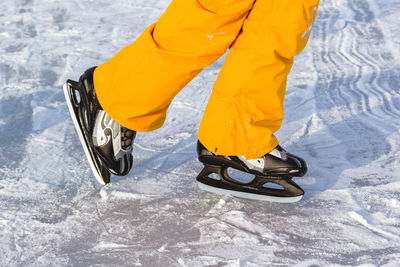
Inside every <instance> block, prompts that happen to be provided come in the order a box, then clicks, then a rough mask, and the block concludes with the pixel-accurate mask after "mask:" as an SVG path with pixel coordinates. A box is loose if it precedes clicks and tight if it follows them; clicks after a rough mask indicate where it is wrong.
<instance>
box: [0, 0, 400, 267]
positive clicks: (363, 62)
mask: <svg viewBox="0 0 400 267" xmlns="http://www.w3.org/2000/svg"><path fill="white" fill-rule="evenodd" d="M128 2H129V1H128ZM128 2H127V1H122V0H117V1H113V2H109V1H100V2H99V1H98V2H96V3H95V2H87V3H86V2H79V1H69V2H62V3H61V2H59V3H56V4H55V3H53V2H52V3H50V2H48V3H46V4H43V2H39V1H34V0H32V1H8V2H7V0H6V5H5V7H4V10H2V11H0V12H2V13H0V14H2V16H0V20H1V21H2V22H4V23H3V24H0V36H1V38H2V42H0V49H2V51H5V52H6V53H2V54H0V58H1V59H2V61H1V63H0V64H3V65H0V85H1V88H0V90H1V91H0V112H1V115H0V134H1V135H0V138H1V143H0V152H2V153H8V154H7V156H1V155H0V158H1V162H0V172H1V173H0V176H1V179H0V204H1V205H0V206H1V208H0V211H1V212H0V254H1V255H2V257H1V259H0V265H4V266H31V265H38V266H54V265H56V266H64V265H67V266H68V265H71V266H90V265H98V266H107V265H108V266H110V265H120V266H268V265H270V266H296V264H297V266H312V265H315V266H325V265H335V264H336V265H339V266H359V265H362V264H369V265H370V266H385V264H386V266H397V265H398V264H397V263H398V262H399V261H400V257H399V255H400V251H399V247H400V246H399V239H398V237H399V236H400V233H399V230H398V229H399V225H400V214H399V210H400V209H399V205H400V203H399V199H400V195H399V193H398V192H400V185H399V180H398V178H399V177H398V176H397V173H400V170H399V166H400V163H399V155H398V151H399V150H400V149H399V146H400V144H399V141H398V140H400V137H399V131H398V129H399V120H398V114H399V108H400V102H399V97H398V93H399V90H398V87H397V86H398V84H399V82H400V81H399V76H398V73H399V65H398V62H399V60H398V56H397V55H396V53H395V52H394V51H395V50H394V48H395V47H399V46H398V45H399V44H400V40H399V39H398V36H400V34H392V33H393V31H394V30H396V29H392V28H396V27H397V28H399V29H400V27H398V25H399V24H398V20H395V19H392V18H393V14H392V12H394V14H396V11H397V13H398V12H399V11H400V7H399V6H398V4H396V3H395V2H396V1H386V2H383V1H380V2H379V8H376V7H374V6H372V1H322V2H321V10H320V11H321V12H320V13H319V15H318V18H317V22H316V24H315V28H314V32H313V34H312V40H311V42H310V44H309V46H308V47H307V49H306V51H305V54H302V55H300V56H299V57H298V58H297V61H296V65H295V66H294V69H293V73H292V74H291V75H292V79H291V80H290V81H289V87H288V98H287V101H286V112H287V113H286V115H285V120H286V121H287V123H285V124H284V128H283V129H282V131H281V132H280V133H279V135H280V136H279V139H280V140H282V142H283V145H284V146H285V147H287V148H288V150H289V151H293V152H294V153H298V154H299V155H302V156H303V155H304V156H305V157H306V159H307V160H308V162H309V163H310V165H311V168H310V174H309V175H307V176H306V177H304V178H296V182H298V183H299V184H301V186H302V187H304V188H305V189H306V195H305V197H304V200H303V201H301V202H299V203H296V204H290V205H284V204H271V203H265V202H257V201H249V200H242V199H237V198H232V197H227V196H224V197H221V196H216V195H212V194H209V193H206V192H202V191H200V190H198V189H197V187H196V182H195V176H196V174H197V173H198V171H200V170H201V168H202V165H201V164H200V163H198V162H197V160H196V151H195V142H196V131H197V126H198V123H199V121H200V118H201V114H202V111H203V110H204V107H205V104H206V102H207V98H208V95H209V92H210V88H211V85H212V80H214V79H215V77H216V73H217V71H218V67H220V62H217V65H215V66H212V67H211V68H210V69H208V70H206V71H205V72H203V73H202V74H201V76H200V77H199V79H196V80H194V81H193V83H191V84H190V85H189V87H188V88H186V89H185V90H184V91H183V92H182V93H181V94H180V95H178V97H177V99H176V101H175V102H174V103H173V104H172V105H171V110H170V112H169V114H168V117H167V122H166V125H165V127H164V128H162V129H160V130H158V131H157V132H155V133H152V134H150V135H139V136H138V139H137V141H138V142H137V145H136V146H135V147H134V149H135V151H136V152H137V154H135V164H136V167H137V168H134V169H133V172H132V173H131V174H130V175H129V176H127V177H123V178H117V179H115V180H114V182H113V183H112V184H110V185H109V186H106V187H104V188H100V187H97V185H96V182H95V181H94V179H93V178H92V177H91V175H92V174H91V172H90V169H89V168H88V165H87V162H86V159H85V158H84V154H83V151H82V148H81V147H80V144H79V142H78V139H77V137H76V134H75V132H74V128H73V125H72V123H71V121H70V120H69V117H68V116H69V115H68V111H67V108H66V105H65V103H64V100H63V95H62V90H61V84H62V82H63V81H64V80H65V79H66V78H74V77H75V78H76V77H77V76H78V75H79V73H80V72H81V71H82V70H83V69H85V68H86V67H88V66H89V65H91V64H92V63H93V62H94V61H96V60H97V61H103V60H106V59H108V57H110V56H111V55H112V53H113V52H116V51H117V49H119V48H120V47H121V46H122V45H125V44H127V43H129V42H131V41H132V40H131V39H132V38H131V37H132V35H135V36H136V35H137V34H138V33H139V32H140V31H141V30H143V29H144V27H145V26H146V25H145V24H150V23H151V20H154V19H155V18H156V17H157V16H158V15H159V14H160V13H161V11H162V10H163V9H164V8H165V7H166V6H167V5H168V4H169V1H146V3H144V2H141V1H132V2H129V3H128ZM103 4H106V5H107V7H106V8H104V5H103ZM154 6H156V8H153V7H154ZM88 10H91V12H88ZM102 10H107V13H105V11H102ZM391 10H394V11H391ZM80 12H82V13H80ZM83 12H85V16H78V15H74V14H83ZM128 13H129V15H130V16H129V18H130V19H127V16H126V14H128ZM143 13H145V15H143ZM6 14H11V15H7V16H6ZM45 14H51V15H48V16H46V15H45ZM34 18H35V19H34ZM132 18H133V20H134V21H133V22H132ZM6 21H8V22H6ZM7 23H8V24H7ZM134 24H135V26H133V25H134ZM90 25H94V26H93V27H92V28H91V27H90ZM136 25H139V26H136ZM391 25H394V26H391ZM383 26H385V29H386V30H385V29H383ZM395 26H396V27H395ZM83 33H85V35H84V36H82V35H83ZM110 33H111V37H110ZM391 34H392V35H391ZM3 37H4V38H3ZM3 40H4V41H3ZM60 40H61V41H60ZM110 40H111V41H110ZM38 44H39V45H38ZM48 51H51V52H48ZM218 64H219V65H218ZM28 66H29V67H28ZM302 66H307V69H304V68H302ZM47 70H51V71H53V72H54V73H56V74H57V75H54V74H52V73H51V71H47ZM40 73H42V74H40ZM45 77H47V78H45ZM53 83H54V84H56V85H57V87H55V86H54V85H53ZM393 88H394V89H393ZM312 89H314V91H313V90H312ZM299 103H301V104H299ZM13 107H16V108H15V109H13ZM13 118H15V119H14V120H13ZM12 129H18V130H17V131H12ZM298 129H301V130H300V131H299V130H298ZM13 132H14V135H13ZM342 133H343V134H342ZM10 146H11V147H15V150H17V152H18V153H9V152H8V151H10V149H9V147H10ZM3 155H4V154H3ZM6 166H10V167H8V169H7V167H6Z"/></svg>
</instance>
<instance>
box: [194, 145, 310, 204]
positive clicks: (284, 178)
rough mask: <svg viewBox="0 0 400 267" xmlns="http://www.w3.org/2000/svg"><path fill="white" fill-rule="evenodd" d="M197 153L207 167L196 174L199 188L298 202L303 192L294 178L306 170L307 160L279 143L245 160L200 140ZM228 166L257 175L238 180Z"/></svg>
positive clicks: (221, 192)
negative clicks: (213, 149) (222, 153)
mask: <svg viewBox="0 0 400 267" xmlns="http://www.w3.org/2000/svg"><path fill="white" fill-rule="evenodd" d="M197 153H198V157H199V160H200V161H201V162H202V163H203V164H204V169H203V170H202V171H201V172H200V174H199V175H198V176H197V181H198V185H199V188H200V189H203V190H206V191H209V192H213V193H217V194H229V195H233V196H236V197H241V198H248V199H256V200H264V201H272V202H282V203H291V202H297V201H299V200H300V199H301V198H302V197H303V195H304V191H303V190H302V189H301V188H300V187H299V186H298V185H297V184H296V183H295V182H293V181H292V178H293V177H294V176H304V175H305V174H306V172H307V165H306V162H305V161H304V160H303V159H301V158H299V157H297V156H295V155H292V154H290V153H287V152H286V151H285V150H284V149H283V148H281V147H280V146H277V147H276V148H275V149H274V150H273V151H271V152H270V153H268V154H266V155H264V156H262V157H260V158H258V159H254V160H246V159H245V157H243V156H217V155H215V154H213V153H212V152H210V151H209V150H207V149H206V148H205V147H204V146H203V145H202V144H201V143H200V142H198V144H197ZM229 169H233V170H237V171H240V172H243V174H251V175H254V177H253V178H252V179H251V180H250V181H246V182H243V181H239V179H235V178H232V177H231V176H230V175H229V173H228V170H229ZM215 176H218V177H215ZM273 184H275V185H273ZM276 185H278V186H276ZM277 187H278V188H277Z"/></svg>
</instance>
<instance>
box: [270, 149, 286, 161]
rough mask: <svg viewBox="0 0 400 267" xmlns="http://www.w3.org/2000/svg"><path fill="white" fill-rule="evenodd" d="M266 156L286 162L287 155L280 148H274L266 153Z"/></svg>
mask: <svg viewBox="0 0 400 267" xmlns="http://www.w3.org/2000/svg"><path fill="white" fill-rule="evenodd" d="M268 155H271V156H274V157H277V158H280V159H281V160H284V161H286V160H287V153H286V151H285V150H284V149H282V148H281V147H279V146H278V147H276V148H275V149H274V150H272V151H271V152H269V153H268Z"/></svg>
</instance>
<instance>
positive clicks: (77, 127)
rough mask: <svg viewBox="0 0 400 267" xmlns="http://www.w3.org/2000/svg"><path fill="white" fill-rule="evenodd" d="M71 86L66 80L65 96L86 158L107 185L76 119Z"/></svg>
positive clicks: (96, 174)
mask: <svg viewBox="0 0 400 267" xmlns="http://www.w3.org/2000/svg"><path fill="white" fill-rule="evenodd" d="M69 86H70V84H69V83H68V82H66V83H65V84H64V86H63V91H64V96H65V100H66V102H67V106H68V110H69V113H70V115H71V118H72V121H73V123H74V126H75V129H76V132H77V133H78V137H79V140H80V142H81V145H82V147H83V150H84V151H85V155H86V158H87V160H88V162H89V166H90V169H91V170H92V172H93V175H94V177H95V178H96V180H97V181H98V182H99V183H100V184H102V185H105V184H106V182H105V181H104V180H103V178H102V176H101V175H100V174H99V172H98V171H97V168H96V166H95V165H94V163H93V159H92V156H91V155H90V152H89V149H88V147H87V146H88V144H87V143H86V140H85V138H84V136H83V133H82V130H81V127H80V125H79V122H78V120H77V119H76V116H75V111H74V108H73V106H72V103H71V98H70V95H69V92H68V88H69Z"/></svg>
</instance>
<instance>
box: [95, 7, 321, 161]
mask: <svg viewBox="0 0 400 267" xmlns="http://www.w3.org/2000/svg"><path fill="white" fill-rule="evenodd" d="M318 3H319V0H173V1H172V3H171V4H170V6H169V7H168V9H167V10H166V11H165V13H164V14H163V15H162V16H161V17H160V18H159V20H158V21H157V22H156V23H154V24H152V25H151V26H150V27H148V28H147V29H146V30H145V31H144V32H143V34H141V35H140V36H139V37H138V39H137V40H136V41H135V42H134V43H132V44H131V45H128V46H126V47H124V48H123V49H122V50H121V51H120V52H118V53H117V54H116V55H115V56H114V57H112V58H111V59H110V60H109V61H107V62H105V63H104V64H102V65H100V66H99V67H98V68H97V69H96V70H95V72H94V85H95V90H96V93H97V95H98V98H99V101H100V104H101V106H102V107H103V109H104V110H105V111H106V112H107V113H108V114H109V115H110V116H111V117H112V118H113V119H115V120H116V121H117V122H118V123H119V124H121V125H123V126H125V127H127V128H129V129H131V130H136V131H151V130H155V129H157V128H159V127H161V126H162V125H163V123H164V121H165V116H166V111H167V109H168V107H169V105H170V103H171V101H172V99H173V98H174V97H175V95H176V94H177V93H178V92H179V91H180V90H181V89H182V88H183V87H185V85H186V84H188V83H189V82H190V81H191V80H192V79H193V78H194V77H195V76H196V75H197V74H199V73H200V72H201V71H202V69H203V68H205V67H207V66H209V65H210V64H212V63H213V62H214V61H215V60H217V59H218V58H219V57H220V56H222V55H223V54H224V53H225V51H226V50H227V49H228V48H229V50H230V51H229V53H228V54H227V57H226V60H225V62H224V64H223V66H222V69H221V71H220V73H219V76H218V78H217V81H216V82H215V85H214V88H213V91H212V94H211V96H210V99H209V102H208V104H207V107H206V110H205V113H204V116H203V119H202V121H201V124H200V128H199V132H198V138H199V140H200V141H201V143H202V144H203V145H204V146H205V147H206V148H207V149H209V150H210V151H212V152H214V153H215V154H217V155H243V156H245V157H246V158H247V159H254V158H258V157H260V156H262V155H264V154H266V153H268V152H270V151H271V150H272V149H273V148H274V147H275V146H276V145H278V140H277V139H276V137H275V136H274V135H273V133H274V132H275V131H277V130H278V129H279V128H280V126H281V123H282V119H283V100H284V95H285V89H286V79H287V76H288V74H289V71H290V69H291V67H292V64H293V56H295V55H296V54H298V53H299V52H300V51H301V50H302V49H303V48H304V47H305V45H306V43H307V40H308V37H309V35H310V32H311V28H312V25H313V23H314V19H315V15H316V11H317V6H318Z"/></svg>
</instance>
